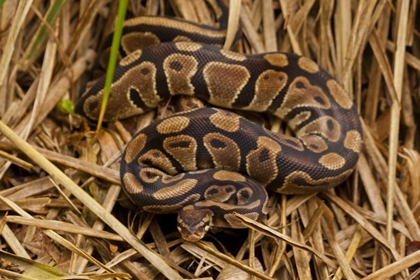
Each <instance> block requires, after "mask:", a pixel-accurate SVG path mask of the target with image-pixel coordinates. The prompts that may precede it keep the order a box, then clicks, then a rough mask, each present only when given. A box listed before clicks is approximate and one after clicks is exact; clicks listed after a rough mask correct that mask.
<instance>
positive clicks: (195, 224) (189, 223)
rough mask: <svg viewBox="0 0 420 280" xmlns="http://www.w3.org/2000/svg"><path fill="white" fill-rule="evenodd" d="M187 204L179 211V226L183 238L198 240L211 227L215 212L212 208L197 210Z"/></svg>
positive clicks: (192, 240) (191, 240)
mask: <svg viewBox="0 0 420 280" xmlns="http://www.w3.org/2000/svg"><path fill="white" fill-rule="evenodd" d="M191 208H192V207H191V205H190V206H186V207H184V208H183V209H181V210H180V211H179V212H178V219H177V228H178V231H179V232H180V233H181V236H182V238H183V239H185V240H187V241H190V242H197V241H199V240H200V239H202V238H203V237H204V235H205V234H206V232H207V231H208V230H209V228H210V224H211V220H212V216H213V213H212V212H211V211H210V210H203V209H200V210H196V209H191Z"/></svg>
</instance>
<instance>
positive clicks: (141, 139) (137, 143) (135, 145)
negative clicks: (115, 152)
mask: <svg viewBox="0 0 420 280" xmlns="http://www.w3.org/2000/svg"><path fill="white" fill-rule="evenodd" d="M146 140H147V135H146V134H144V133H140V134H138V135H136V137H134V138H133V139H132V140H131V141H130V142H128V145H127V148H126V149H125V158H124V159H125V161H126V162H127V163H131V162H132V161H133V160H135V159H136V157H137V156H138V155H139V154H140V152H141V151H142V150H143V148H144V146H145V145H146Z"/></svg>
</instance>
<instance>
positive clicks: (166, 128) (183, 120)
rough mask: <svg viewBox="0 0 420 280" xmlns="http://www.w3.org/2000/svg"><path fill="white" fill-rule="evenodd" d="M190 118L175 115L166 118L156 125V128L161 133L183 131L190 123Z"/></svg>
mask: <svg viewBox="0 0 420 280" xmlns="http://www.w3.org/2000/svg"><path fill="white" fill-rule="evenodd" d="M189 123H190V119H189V118H187V117H183V116H175V117H170V118H167V119H164V120H163V121H162V122H161V123H160V124H158V125H157V126H156V130H157V131H158V132H159V133H160V134H169V133H176V132H181V131H183V130H184V129H185V128H186V127H187V126H188V124H189Z"/></svg>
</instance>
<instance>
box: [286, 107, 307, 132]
mask: <svg viewBox="0 0 420 280" xmlns="http://www.w3.org/2000/svg"><path fill="white" fill-rule="evenodd" d="M310 117H311V111H304V112H300V113H299V114H296V116H294V117H293V119H290V120H289V122H288V125H289V127H290V128H291V129H293V130H295V128H296V127H297V126H298V125H300V124H301V123H303V122H304V121H306V120H307V119H309V118H310Z"/></svg>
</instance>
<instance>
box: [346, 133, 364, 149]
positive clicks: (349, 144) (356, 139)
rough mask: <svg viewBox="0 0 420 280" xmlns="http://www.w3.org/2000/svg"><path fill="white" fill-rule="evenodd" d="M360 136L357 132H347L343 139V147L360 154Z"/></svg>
mask: <svg viewBox="0 0 420 280" xmlns="http://www.w3.org/2000/svg"><path fill="white" fill-rule="evenodd" d="M362 143H363V140H362V135H360V133H359V132H358V131H357V130H350V131H347V133H346V137H345V138H344V147H345V148H347V149H349V150H352V151H354V152H356V153H359V152H360V149H361V148H362Z"/></svg>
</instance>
